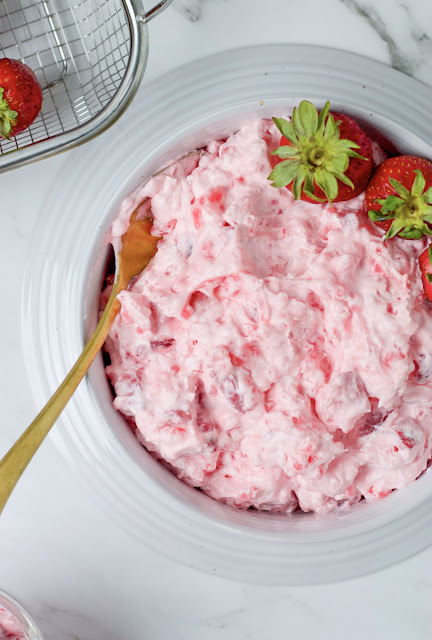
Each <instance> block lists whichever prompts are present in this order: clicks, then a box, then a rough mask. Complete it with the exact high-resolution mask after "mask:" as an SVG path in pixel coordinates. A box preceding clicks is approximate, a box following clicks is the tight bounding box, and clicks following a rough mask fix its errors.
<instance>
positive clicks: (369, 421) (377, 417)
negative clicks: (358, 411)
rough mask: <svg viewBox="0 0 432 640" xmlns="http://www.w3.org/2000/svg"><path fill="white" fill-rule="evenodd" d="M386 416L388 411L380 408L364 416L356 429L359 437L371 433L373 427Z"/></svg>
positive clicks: (373, 429) (379, 423)
mask: <svg viewBox="0 0 432 640" xmlns="http://www.w3.org/2000/svg"><path fill="white" fill-rule="evenodd" d="M387 416H388V413H385V412H384V411H381V410H380V409H377V410H375V411H372V412H371V413H368V414H367V415H366V416H365V417H364V420H363V422H362V424H361V425H360V428H359V430H358V436H359V438H363V437H364V436H368V435H369V434H370V433H373V432H374V431H375V429H376V428H377V427H378V426H379V425H381V424H382V423H383V422H384V420H385V419H386V418H387Z"/></svg>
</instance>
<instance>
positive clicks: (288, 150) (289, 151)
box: [270, 145, 300, 159]
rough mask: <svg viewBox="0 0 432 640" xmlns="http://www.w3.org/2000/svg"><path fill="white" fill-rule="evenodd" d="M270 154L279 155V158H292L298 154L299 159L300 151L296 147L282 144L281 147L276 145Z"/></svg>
mask: <svg viewBox="0 0 432 640" xmlns="http://www.w3.org/2000/svg"><path fill="white" fill-rule="evenodd" d="M270 155H272V156H279V158H283V159H285V158H292V157H293V156H298V158H299V159H300V152H299V150H298V148H297V147H290V146H289V145H284V146H282V147H278V148H277V149H275V150H274V151H272V152H271V154H270Z"/></svg>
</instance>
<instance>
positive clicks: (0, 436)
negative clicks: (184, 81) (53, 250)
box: [0, 0, 432, 640]
mask: <svg viewBox="0 0 432 640" xmlns="http://www.w3.org/2000/svg"><path fill="white" fill-rule="evenodd" d="M146 4H147V5H149V4H150V2H147V3H146ZM150 38H151V39H150V56H149V61H148V67H147V71H146V75H145V79H144V81H143V84H142V85H141V87H140V89H139V91H138V94H137V96H136V98H135V100H134V103H133V105H132V106H131V107H130V111H128V117H131V116H132V115H133V112H134V110H135V109H139V105H140V96H142V95H143V94H144V92H145V91H146V84H147V82H148V81H149V80H150V79H152V78H154V77H156V76H158V75H160V74H161V73H163V72H165V71H167V70H169V69H171V68H173V67H175V66H176V65H178V64H181V63H183V62H187V61H190V60H193V59H196V58H198V57H201V56H203V55H206V54H210V53H213V52H216V51H222V50H224V49H229V48H233V47H239V46H243V45H253V44H260V43H270V42H290V43H307V44H320V45H327V46H333V47H336V48H338V49H344V50H349V51H353V52H357V53H361V54H364V55H366V56H369V57H371V58H375V59H377V60H380V61H382V62H385V63H387V64H390V65H392V66H394V67H395V68H397V69H399V70H401V71H403V72H405V73H408V74H411V75H413V76H415V77H417V78H418V79H420V80H422V81H423V82H425V83H427V84H429V85H432V5H431V4H430V0H405V1H404V2H401V1H398V0H375V1H374V2H373V1H372V0H327V2H325V3H324V2H320V1H319V0H302V1H301V2H300V1H295V0H174V4H173V5H172V6H171V7H170V8H169V9H168V10H167V11H166V12H165V13H163V14H162V15H161V16H160V17H158V19H157V20H154V21H153V22H152V23H151V25H150ZM104 135H109V132H108V133H105V134H104ZM89 144H93V143H89ZM82 154H85V147H82ZM83 157H84V155H83ZM66 160H67V154H63V155H61V156H58V157H56V158H52V159H50V160H47V161H44V162H41V163H38V164H35V165H33V166H30V167H27V168H25V169H21V170H18V171H15V172H13V173H10V174H4V175H2V176H1V177H0V184H1V187H2V197H1V203H0V210H1V214H2V224H3V250H2V252H1V255H0V269H1V273H2V274H3V277H4V278H3V279H4V282H3V285H2V299H3V313H2V315H1V319H0V336H1V338H0V345H1V346H0V348H1V353H2V362H3V366H2V367H1V369H0V388H1V408H2V425H3V427H2V429H1V430H0V454H3V452H5V451H6V450H7V449H8V448H9V447H10V446H11V444H12V443H13V442H14V440H15V439H16V438H17V437H18V435H19V434H20V433H21V432H22V431H23V430H24V428H25V427H26V426H27V425H28V423H29V422H30V421H31V419H32V418H33V417H34V412H35V410H34V405H33V402H32V399H31V394H30V391H29V386H28V382H27V379H26V376H25V373H24V363H23V357H24V356H23V354H22V352H21V345H20V334H19V331H20V330H19V313H20V287H21V280H22V272H23V263H24V261H25V257H26V252H27V249H28V246H29V243H30V238H31V235H32V229H33V227H34V225H37V224H38V220H37V211H38V208H39V207H40V206H41V203H42V201H43V199H44V196H45V195H46V192H47V190H49V189H50V184H51V183H52V181H53V180H54V179H55V175H56V173H57V172H58V171H59V170H60V169H61V168H62V167H63V165H64V163H65V162H66ZM23 186H24V187H25V188H23ZM251 561H252V559H251ZM431 567H432V548H431V549H429V550H427V551H425V552H423V553H422V554H420V555H418V556H416V557H414V558H412V559H410V560H408V561H405V562H403V563H401V564H399V565H397V566H394V567H391V568H389V569H386V570H384V571H381V572H379V573H377V574H374V575H370V576H367V577H363V578H359V579H356V580H351V581H347V582H344V583H340V584H334V585H325V586H315V587H308V588H306V587H301V588H292V587H290V588H282V587H277V588H271V587H261V586H255V585H250V584H241V583H235V582H230V581H227V580H223V579H220V578H216V577H214V576H208V575H204V574H201V573H198V572H196V571H194V570H192V569H188V568H185V567H183V566H181V565H180V564H175V563H173V562H170V561H168V560H166V559H165V558H163V557H160V556H159V555H156V554H155V553H153V552H151V551H150V550H148V549H146V548H143V547H141V546H140V545H139V544H138V543H137V542H136V541H135V540H134V539H133V538H131V537H129V536H128V535H127V534H126V533H125V532H124V531H123V530H121V529H119V528H118V527H117V526H116V525H115V524H113V523H112V522H111V521H110V520H108V519H107V518H106V517H105V516H104V515H103V513H102V511H100V510H99V509H98V507H97V505H95V502H94V501H93V500H92V499H91V498H90V497H89V496H88V495H87V494H86V492H85V491H84V490H83V488H82V487H81V486H77V485H76V484H75V479H74V477H73V476H72V475H71V473H70V472H69V471H68V470H67V469H66V468H65V467H64V463H63V461H62V459H61V458H60V456H59V455H58V453H57V451H56V450H55V448H54V447H53V445H52V443H51V442H50V441H49V440H48V441H47V442H45V443H44V444H43V446H42V447H41V449H40V451H39V453H38V455H37V456H36V458H35V459H34V461H33V463H32V464H31V466H30V467H29V469H28V470H27V471H26V473H25V475H24V476H23V478H22V480H21V482H20V483H19V485H18V487H17V489H16V491H15V492H14V495H13V497H12V499H11V500H10V502H9V503H8V505H7V507H6V509H5V511H4V512H3V514H2V516H1V519H0V589H3V590H5V591H7V592H9V593H11V595H13V596H14V597H15V598H17V599H18V600H19V601H20V602H22V604H23V605H24V606H25V607H27V608H28V610H29V611H30V612H31V614H32V615H33V616H34V618H35V619H36V621H37V622H38V623H39V625H40V627H41V629H42V631H43V633H44V635H45V637H46V640H78V639H79V640H126V638H130V639H139V640H146V639H151V640H168V639H169V640H171V639H176V640H202V639H205V640H216V639H222V638H223V639H224V640H241V639H245V640H246V639H248V640H261V639H262V638H264V637H270V636H271V635H273V636H274V637H276V638H281V637H285V636H286V637H292V638H300V639H302V640H303V639H309V638H318V637H319V638H321V639H323V640H326V639H330V638H331V639H332V640H345V638H346V637H347V636H348V637H350V638H353V639H354V640H356V639H363V638H369V639H371V640H375V639H376V640H385V639H386V638H389V639H390V638H392V640H396V639H400V640H405V639H406V638H410V639H412V640H422V639H424V640H426V639H427V640H429V639H430V637H431V633H432V616H431V612H430V610H431V605H430V596H431V593H432V573H431V570H430V568H431Z"/></svg>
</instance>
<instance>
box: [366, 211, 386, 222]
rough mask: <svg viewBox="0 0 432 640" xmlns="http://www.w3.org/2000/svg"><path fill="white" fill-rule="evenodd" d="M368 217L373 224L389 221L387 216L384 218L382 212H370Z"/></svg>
mask: <svg viewBox="0 0 432 640" xmlns="http://www.w3.org/2000/svg"><path fill="white" fill-rule="evenodd" d="M368 216H369V218H370V219H371V220H372V221H373V222H382V221H383V220H387V216H383V214H382V213H381V211H374V210H373V209H371V210H370V211H368Z"/></svg>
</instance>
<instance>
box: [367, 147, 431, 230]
mask: <svg viewBox="0 0 432 640" xmlns="http://www.w3.org/2000/svg"><path fill="white" fill-rule="evenodd" d="M365 205H366V209H367V211H368V213H369V217H370V219H371V220H373V221H374V222H376V224H377V225H379V226H380V227H381V228H382V229H384V230H385V231H387V234H386V236H385V237H386V238H392V237H393V236H396V235H399V236H400V237H401V238H407V239H409V240H417V239H418V238H421V237H422V236H424V235H425V236H430V235H432V206H431V205H432V162H430V161H429V160H424V158H417V157H415V156H396V157H395V158H388V159H387V160H384V162H382V163H381V164H380V165H379V166H378V167H377V169H376V171H375V173H374V174H373V176H372V178H371V180H370V182H369V185H368V187H367V189H366V196H365Z"/></svg>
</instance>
